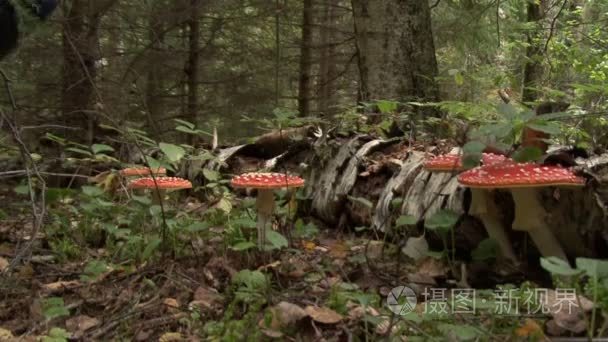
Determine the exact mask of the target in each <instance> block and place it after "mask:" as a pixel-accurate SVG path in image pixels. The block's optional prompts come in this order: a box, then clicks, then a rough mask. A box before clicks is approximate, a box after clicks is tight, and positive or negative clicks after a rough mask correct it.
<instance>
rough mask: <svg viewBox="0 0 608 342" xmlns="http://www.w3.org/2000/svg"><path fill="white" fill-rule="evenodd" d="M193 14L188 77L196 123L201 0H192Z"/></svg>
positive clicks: (192, 139)
mask: <svg viewBox="0 0 608 342" xmlns="http://www.w3.org/2000/svg"><path fill="white" fill-rule="evenodd" d="M190 11H191V16H190V20H189V21H188V43H189V51H188V66H187V68H186V74H187V77H188V121H190V122H192V123H196V122H197V119H198V108H199V97H198V92H197V90H198V80H199V58H200V24H199V17H198V16H199V11H200V1H199V0H190ZM189 139H190V141H189V143H190V144H191V145H194V144H195V143H196V137H195V136H194V135H190V136H189Z"/></svg>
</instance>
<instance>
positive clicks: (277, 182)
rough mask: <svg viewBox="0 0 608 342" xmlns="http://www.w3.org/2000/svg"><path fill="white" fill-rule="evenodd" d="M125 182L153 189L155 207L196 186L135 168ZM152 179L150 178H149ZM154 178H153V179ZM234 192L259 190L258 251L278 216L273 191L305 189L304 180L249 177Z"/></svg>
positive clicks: (281, 176)
mask: <svg viewBox="0 0 608 342" xmlns="http://www.w3.org/2000/svg"><path fill="white" fill-rule="evenodd" d="M120 174H121V176H123V177H125V178H127V179H128V178H134V177H141V178H135V179H133V180H131V181H130V182H129V183H128V188H129V189H149V190H156V191H153V195H154V196H153V200H154V203H155V204H158V203H160V201H161V199H162V198H163V197H164V194H165V192H166V191H167V190H178V189H191V188H192V183H191V182H190V181H189V180H187V179H183V178H177V177H166V174H167V170H166V169H164V168H158V169H151V168H148V167H142V166H139V167H131V168H127V169H124V170H122V171H120ZM146 176H150V177H146ZM151 176H153V177H151ZM231 185H232V187H234V188H247V189H257V193H258V194H257V199H256V208H257V211H258V215H257V216H258V221H257V231H258V247H259V248H260V249H263V248H264V246H265V244H266V242H267V241H266V231H267V230H266V229H267V228H266V227H267V225H268V224H269V223H270V221H271V219H272V215H273V213H274V207H275V202H274V194H273V190H275V189H282V188H288V189H289V188H299V187H302V186H304V179H302V178H300V177H297V176H291V175H287V174H283V173H258V172H256V173H245V174H242V175H239V176H236V177H234V178H232V181H231Z"/></svg>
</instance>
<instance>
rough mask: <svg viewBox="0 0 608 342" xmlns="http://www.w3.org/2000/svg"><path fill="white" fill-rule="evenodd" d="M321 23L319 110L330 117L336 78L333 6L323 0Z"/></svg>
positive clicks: (334, 97) (333, 104)
mask: <svg viewBox="0 0 608 342" xmlns="http://www.w3.org/2000/svg"><path fill="white" fill-rule="evenodd" d="M324 6H325V9H324V15H323V22H322V25H321V58H320V66H319V90H318V94H319V95H318V96H319V112H321V113H322V114H325V115H326V116H328V117H330V116H331V114H332V109H333V107H334V106H335V100H336V96H335V91H334V84H335V80H336V47H335V45H334V44H335V40H336V27H335V24H336V23H335V22H336V18H335V10H336V9H335V6H334V5H333V4H332V2H331V1H325V4H324Z"/></svg>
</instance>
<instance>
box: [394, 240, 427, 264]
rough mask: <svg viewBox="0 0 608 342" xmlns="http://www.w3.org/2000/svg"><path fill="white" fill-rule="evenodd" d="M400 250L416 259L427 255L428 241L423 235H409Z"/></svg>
mask: <svg viewBox="0 0 608 342" xmlns="http://www.w3.org/2000/svg"><path fill="white" fill-rule="evenodd" d="M401 251H402V252H403V254H405V255H407V256H408V257H410V258H412V259H414V260H416V261H418V260H420V259H422V258H424V257H425V256H426V255H427V253H428V251H429V243H428V242H427V241H426V238H425V236H424V235H422V236H418V237H411V238H409V239H408V240H407V242H406V243H405V246H404V247H403V248H402V249H401Z"/></svg>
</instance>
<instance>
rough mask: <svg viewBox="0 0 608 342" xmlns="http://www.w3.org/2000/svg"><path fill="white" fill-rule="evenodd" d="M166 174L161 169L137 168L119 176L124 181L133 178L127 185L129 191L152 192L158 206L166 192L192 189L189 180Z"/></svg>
mask: <svg viewBox="0 0 608 342" xmlns="http://www.w3.org/2000/svg"><path fill="white" fill-rule="evenodd" d="M166 174H167V170H166V169H165V168H163V167H159V168H149V167H145V166H137V167H130V168H126V169H123V170H121V171H120V175H121V176H123V177H125V178H126V179H131V178H133V179H132V180H130V181H129V183H128V185H127V187H128V188H129V189H138V190H140V189H144V190H145V189H148V190H152V194H153V196H152V198H153V203H154V204H159V203H160V202H161V201H162V199H163V198H164V197H165V193H166V192H167V190H180V189H191V188H192V183H191V182H190V181H189V180H187V179H183V178H178V177H167V176H166ZM147 176H149V177H147ZM138 177H139V178H138Z"/></svg>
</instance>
